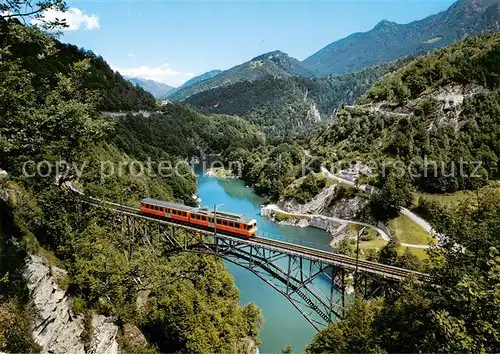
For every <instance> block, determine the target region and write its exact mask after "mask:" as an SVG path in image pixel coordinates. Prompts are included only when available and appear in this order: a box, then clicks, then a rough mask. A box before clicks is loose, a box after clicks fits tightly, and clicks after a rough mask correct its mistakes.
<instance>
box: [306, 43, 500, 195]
mask: <svg viewBox="0 0 500 354" xmlns="http://www.w3.org/2000/svg"><path fill="white" fill-rule="evenodd" d="M499 61H500V34H489V35H481V36H477V37H472V38H470V39H467V40H465V41H463V42H459V43H456V44H453V45H451V46H450V47H447V48H444V49H441V50H438V51H437V52H435V53H433V54H430V55H428V56H425V57H422V58H418V59H416V60H414V61H413V62H411V63H409V64H408V65H406V66H404V67H403V68H401V69H399V70H397V71H396V72H395V73H394V74H392V75H390V76H388V77H386V78H384V79H383V80H382V81H381V82H380V83H377V84H376V85H374V86H373V88H372V89H371V90H370V91H368V93H367V94H366V96H365V98H364V99H362V100H360V103H362V104H361V105H358V106H354V107H350V108H347V109H345V110H343V111H342V112H340V114H339V115H338V120H337V121H336V122H335V123H333V124H332V126H331V127H329V128H328V130H327V131H325V132H321V134H320V135H319V136H318V137H317V138H314V139H313V140H312V141H311V146H312V150H313V151H314V152H315V153H317V154H318V155H320V156H324V157H325V158H328V156H333V155H332V154H334V156H335V159H338V160H343V159H347V160H348V159H361V160H363V159H364V160H366V161H370V160H371V161H381V160H384V159H397V160H401V161H402V162H403V163H404V164H405V165H406V166H409V165H410V164H411V162H412V161H413V162H414V163H413V164H412V166H413V168H414V169H416V171H414V172H415V176H420V177H415V178H413V179H412V184H414V185H415V186H417V187H418V188H420V189H422V190H425V191H430V192H453V191H456V190H459V189H473V188H475V187H477V185H475V184H484V183H486V180H488V179H495V178H497V177H498V158H499V156H500V150H499V146H498V144H497V143H496V142H498V141H499V138H500V107H499V106H498V102H499V97H500V91H499V83H500V81H499V80H498V78H499V75H500V68H499V66H498V62H499ZM373 146H376V147H377V149H375V150H374V149H373ZM423 159H427V160H429V161H438V162H439V164H441V163H442V164H444V166H445V167H442V166H441V165H440V166H439V167H438V173H437V174H434V173H430V172H431V170H433V169H434V167H433V166H428V169H429V171H427V172H425V170H424V163H423V162H422V161H423ZM460 159H462V160H463V161H467V162H468V163H467V166H464V167H463V169H465V171H468V172H469V173H468V174H471V172H472V170H473V169H474V166H473V163H474V162H476V161H481V162H482V164H481V166H479V168H478V169H477V171H476V172H477V174H479V175H480V176H481V178H472V179H469V178H466V177H464V176H459V174H458V173H457V174H453V173H452V174H451V176H449V177H445V176H446V175H447V173H446V171H448V174H449V171H450V169H451V168H452V166H453V165H455V166H457V168H458V166H459V165H460Z"/></svg>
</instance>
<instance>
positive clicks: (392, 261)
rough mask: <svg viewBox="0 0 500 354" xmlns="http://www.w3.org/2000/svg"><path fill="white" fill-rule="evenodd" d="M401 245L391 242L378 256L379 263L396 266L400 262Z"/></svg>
mask: <svg viewBox="0 0 500 354" xmlns="http://www.w3.org/2000/svg"><path fill="white" fill-rule="evenodd" d="M398 248H399V244H398V242H397V241H395V240H391V241H389V243H388V244H387V245H385V246H384V247H383V248H382V249H381V250H380V254H379V256H378V261H379V262H380V263H383V264H387V265H392V266H394V265H396V263H397V260H398Z"/></svg>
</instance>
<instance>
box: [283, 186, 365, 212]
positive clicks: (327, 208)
mask: <svg viewBox="0 0 500 354" xmlns="http://www.w3.org/2000/svg"><path fill="white" fill-rule="evenodd" d="M337 188H338V187H337V185H336V184H334V185H331V186H329V187H327V188H324V189H323V190H322V191H321V192H320V193H319V194H318V195H316V196H315V197H314V198H313V199H312V200H311V201H310V202H308V203H305V204H300V203H298V202H297V201H295V200H290V199H288V200H281V201H280V202H279V206H280V207H281V208H282V209H283V210H285V211H287V212H290V213H299V214H319V215H324V216H329V217H336V218H339V219H346V220H349V219H352V220H355V219H356V216H357V215H358V213H359V212H360V211H361V210H362V209H363V208H364V207H365V206H366V205H367V200H365V199H363V198H361V197H357V196H356V197H354V198H350V199H347V198H343V199H340V200H335V193H336V190H337Z"/></svg>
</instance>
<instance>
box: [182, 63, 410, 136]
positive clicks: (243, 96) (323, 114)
mask: <svg viewBox="0 0 500 354" xmlns="http://www.w3.org/2000/svg"><path fill="white" fill-rule="evenodd" d="M403 63H404V61H399V62H394V63H387V64H386V63H384V64H380V65H377V66H374V67H372V68H368V69H365V70H362V71H360V72H357V73H352V74H345V75H342V76H331V77H323V78H317V79H311V78H306V77H291V78H279V77H265V78H262V79H259V80H253V81H241V82H237V83H235V84H232V85H226V86H221V87H218V88H214V89H211V90H207V91H203V92H200V93H197V94H195V95H192V96H190V97H188V98H187V99H186V100H185V103H187V104H190V105H192V106H194V107H197V108H199V109H201V111H203V112H205V113H221V114H231V115H238V116H241V117H245V118H246V119H248V120H249V121H250V122H253V123H254V124H256V125H258V126H259V127H260V128H261V129H262V130H263V131H264V132H266V133H267V134H269V135H271V136H297V132H300V131H301V130H304V128H306V127H308V126H311V125H313V124H314V123H316V122H317V120H318V118H317V117H314V113H315V112H314V110H315V109H316V110H317V111H318V113H319V115H320V118H319V119H330V118H331V117H332V115H333V114H334V112H335V111H336V110H337V109H339V108H340V107H341V106H342V105H343V104H352V103H354V101H355V100H356V99H357V98H358V97H360V96H361V95H362V94H364V93H365V92H366V91H367V90H368V89H369V88H370V87H371V86H372V85H373V84H374V83H375V82H377V81H378V80H379V79H380V78H381V77H382V76H383V75H384V74H386V73H388V72H391V71H393V70H394V69H395V68H397V67H399V66H400V65H402V64H403Z"/></svg>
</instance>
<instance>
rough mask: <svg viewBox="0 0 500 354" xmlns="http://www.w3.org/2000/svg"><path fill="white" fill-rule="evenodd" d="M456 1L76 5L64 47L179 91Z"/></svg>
mask: <svg viewBox="0 0 500 354" xmlns="http://www.w3.org/2000/svg"><path fill="white" fill-rule="evenodd" d="M453 2H454V1H453V0H438V1H429V0H420V1H416V0H406V1H399V0H393V1H380V0H378V1H375V0H363V1H360V0H352V1H347V0H344V1H339V0H329V1H304V0H302V1H294V0H287V1H283V0H276V1H252V0H246V1H245V0H240V1H238V0H226V1H196V2H195V1H170V0H140V1H132V0H130V1H124V0H120V1H117V0H69V1H67V3H68V5H69V7H70V11H69V12H68V13H66V14H63V15H60V14H55V13H47V14H46V17H48V18H50V17H54V16H58V17H59V18H61V17H65V18H67V21H66V22H67V23H68V24H69V25H70V26H69V27H68V28H67V29H65V30H64V32H63V35H62V36H61V37H60V40H62V41H63V42H69V43H73V44H75V45H78V46H79V47H84V48H85V49H90V50H92V51H94V52H95V53H97V54H99V55H102V56H103V57H104V59H105V60H106V61H107V62H108V63H109V64H110V65H111V67H112V68H113V69H115V70H118V71H120V73H122V74H123V75H129V76H136V77H142V78H147V79H153V80H156V81H159V82H163V83H166V84H169V85H171V86H179V85H181V84H182V83H184V82H185V81H187V80H189V79H190V78H192V77H194V76H196V75H199V74H202V73H204V72H206V71H209V70H213V69H221V70H225V69H229V68H231V67H233V66H235V65H238V64H241V63H243V62H245V61H247V60H250V59H251V58H253V57H255V56H257V55H260V54H263V53H266V52H270V51H273V50H281V51H283V52H285V53H288V54H289V55H290V56H292V57H295V58H297V59H299V60H303V59H305V58H307V57H308V56H310V55H312V54H314V53H315V52H316V51H318V50H320V49H321V48H323V47H325V46H326V45H328V44H330V43H331V42H333V41H335V40H338V39H341V38H344V37H346V36H348V35H349V34H352V33H355V32H366V31H369V30H370V29H372V28H373V27H374V26H375V25H376V24H377V23H378V22H380V21H381V20H383V19H386V20H389V21H394V22H397V23H408V22H411V21H414V20H418V19H422V18H424V17H427V16H429V15H432V14H434V13H437V12H440V11H443V10H446V9H447V8H448V7H449V6H450V5H451V4H452V3H453Z"/></svg>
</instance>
